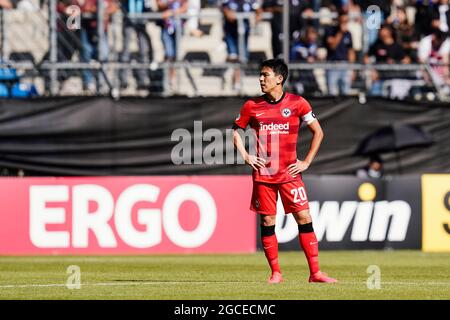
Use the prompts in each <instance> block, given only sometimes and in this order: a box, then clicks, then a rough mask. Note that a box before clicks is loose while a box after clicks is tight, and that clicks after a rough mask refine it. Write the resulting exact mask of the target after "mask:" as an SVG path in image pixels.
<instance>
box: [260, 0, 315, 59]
mask: <svg viewBox="0 0 450 320" xmlns="http://www.w3.org/2000/svg"><path fill="white" fill-rule="evenodd" d="M288 1H289V39H290V40H289V41H290V44H289V47H290V46H291V45H292V41H293V39H298V38H299V36H300V32H301V30H302V29H303V28H304V27H305V25H306V24H307V22H306V21H305V20H304V18H303V15H306V16H311V15H312V14H313V10H312V8H311V3H310V1H309V0H304V1H299V0H288ZM314 2H315V5H317V2H318V0H314ZM283 4H284V1H282V0H264V1H263V4H262V8H263V11H265V12H271V13H272V14H273V17H272V20H271V21H270V25H271V29H272V51H273V57H274V58H283Z"/></svg>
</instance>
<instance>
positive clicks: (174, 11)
mask: <svg viewBox="0 0 450 320" xmlns="http://www.w3.org/2000/svg"><path fill="white" fill-rule="evenodd" d="M157 5H158V10H159V11H160V12H162V15H163V19H162V21H160V22H159V24H160V26H161V40H162V42H163V45H164V52H165V60H166V61H175V60H176V58H177V49H178V48H177V41H176V32H177V23H176V19H175V15H180V14H183V13H186V11H187V9H188V1H187V0H157ZM180 32H181V30H180Z"/></svg>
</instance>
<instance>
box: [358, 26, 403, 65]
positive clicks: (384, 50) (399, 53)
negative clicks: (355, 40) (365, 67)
mask: <svg viewBox="0 0 450 320" xmlns="http://www.w3.org/2000/svg"><path fill="white" fill-rule="evenodd" d="M378 34H379V36H378V40H377V41H376V42H375V43H374V44H373V45H372V46H371V47H370V49H369V53H368V56H366V63H368V61H367V58H368V57H374V58H375V62H377V63H390V64H393V63H409V62H410V61H411V59H410V58H409V57H408V56H407V55H405V52H404V51H403V48H402V47H401V45H400V44H399V43H397V42H396V41H395V39H394V35H393V32H392V29H391V27H390V26H389V25H387V24H385V25H383V26H382V27H381V28H380V31H379V32H378Z"/></svg>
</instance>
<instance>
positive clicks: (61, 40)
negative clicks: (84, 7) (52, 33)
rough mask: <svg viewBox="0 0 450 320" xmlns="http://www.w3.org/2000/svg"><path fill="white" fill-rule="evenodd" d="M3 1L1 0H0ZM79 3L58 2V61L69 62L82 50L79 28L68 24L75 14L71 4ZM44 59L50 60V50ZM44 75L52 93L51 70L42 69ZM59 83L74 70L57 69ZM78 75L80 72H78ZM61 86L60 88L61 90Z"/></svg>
mask: <svg viewBox="0 0 450 320" xmlns="http://www.w3.org/2000/svg"><path fill="white" fill-rule="evenodd" d="M0 1H1V0H0ZM74 4H77V2H76V0H62V1H58V2H57V4H56V11H57V15H58V17H57V20H56V28H57V29H56V30H57V32H56V52H57V53H56V61H57V62H67V61H71V60H72V57H73V56H74V55H75V53H77V52H81V39H80V30H79V29H76V28H75V29H70V27H71V26H70V25H67V21H68V18H69V17H70V16H71V15H73V14H75V13H76V12H73V11H72V10H71V8H70V7H71V5H74ZM42 60H43V61H49V60H50V51H47V53H46V54H45V55H44V57H43V59H42ZM42 73H43V76H44V87H45V92H47V93H50V72H49V71H48V70H43V71H42ZM56 74H57V80H58V84H59V85H62V84H63V82H64V81H66V80H67V79H68V78H69V77H70V76H72V75H73V73H72V72H69V71H68V70H57V73H56ZM77 75H78V74H77ZM59 89H60V88H58V90H59Z"/></svg>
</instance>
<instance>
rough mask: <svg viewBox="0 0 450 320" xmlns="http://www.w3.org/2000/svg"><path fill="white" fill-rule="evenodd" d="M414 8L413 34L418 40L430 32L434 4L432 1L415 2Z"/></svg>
mask: <svg viewBox="0 0 450 320" xmlns="http://www.w3.org/2000/svg"><path fill="white" fill-rule="evenodd" d="M434 1H437V0H434ZM415 8H416V14H415V17H414V30H415V34H416V35H417V37H418V38H419V39H420V38H422V37H423V36H426V35H429V34H430V33H431V32H432V27H431V19H432V16H433V11H434V4H433V2H432V1H427V0H416V3H415Z"/></svg>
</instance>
